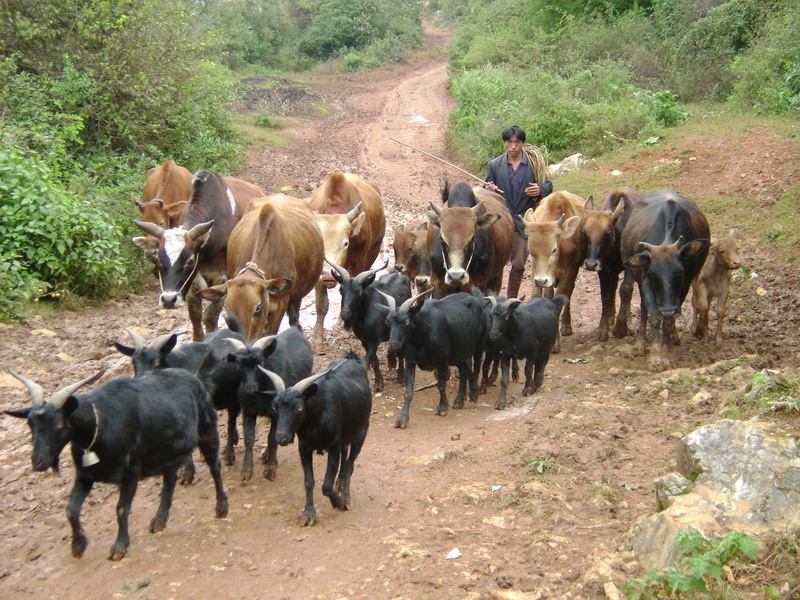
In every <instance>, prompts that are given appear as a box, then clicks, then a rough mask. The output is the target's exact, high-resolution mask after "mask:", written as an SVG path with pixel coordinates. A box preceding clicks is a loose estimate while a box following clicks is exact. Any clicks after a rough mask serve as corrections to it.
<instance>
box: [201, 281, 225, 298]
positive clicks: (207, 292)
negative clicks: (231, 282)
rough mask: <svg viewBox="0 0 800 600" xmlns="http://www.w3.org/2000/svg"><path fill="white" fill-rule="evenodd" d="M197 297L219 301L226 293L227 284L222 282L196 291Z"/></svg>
mask: <svg viewBox="0 0 800 600" xmlns="http://www.w3.org/2000/svg"><path fill="white" fill-rule="evenodd" d="M196 295H197V297H199V298H202V299H203V300H208V301H210V302H219V301H221V300H222V299H224V298H225V296H227V295H228V284H227V283H223V284H220V285H215V286H213V287H209V288H206V289H204V290H200V291H199V292H196Z"/></svg>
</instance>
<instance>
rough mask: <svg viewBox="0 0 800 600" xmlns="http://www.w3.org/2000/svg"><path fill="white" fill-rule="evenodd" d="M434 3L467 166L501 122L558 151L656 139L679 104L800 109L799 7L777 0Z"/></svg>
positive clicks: (494, 147)
mask: <svg viewBox="0 0 800 600" xmlns="http://www.w3.org/2000/svg"><path fill="white" fill-rule="evenodd" d="M431 5H432V8H434V9H438V10H439V14H442V15H445V16H449V17H450V18H453V19H455V20H456V21H455V22H456V23H457V25H456V38H455V42H454V45H453V49H452V52H451V56H450V61H451V66H452V70H453V76H452V84H453V90H454V95H455V97H456V100H457V101H458V107H457V110H456V112H455V113H454V115H453V117H452V119H451V126H452V130H451V134H452V135H451V141H452V145H453V147H454V149H455V151H456V152H457V153H458V154H459V156H460V158H461V159H462V160H464V161H466V162H470V163H471V164H472V165H473V166H474V167H476V168H479V167H481V166H482V165H484V164H485V161H486V160H487V159H488V158H489V157H491V156H492V155H494V154H497V153H499V152H500V151H501V150H502V147H501V145H500V139H499V138H500V136H499V132H500V131H501V130H502V129H503V128H504V127H506V126H508V125H510V124H518V125H521V126H522V127H524V128H525V129H526V130H527V131H530V132H531V133H532V134H533V135H532V136H531V140H530V141H532V142H534V143H536V144H540V145H546V146H547V147H548V149H549V150H550V153H551V158H555V159H558V158H561V157H562V156H564V155H565V154H571V153H573V152H579V151H580V152H583V153H585V154H590V155H598V154H600V153H602V152H603V151H606V150H610V149H613V148H615V147H617V146H619V145H620V144H624V143H627V142H629V141H641V140H652V139H655V138H656V137H657V135H658V129H659V128H661V127H664V126H669V125H672V124H674V123H676V122H677V121H679V120H680V119H682V118H685V116H686V115H687V114H688V113H687V112H686V110H685V109H683V108H681V105H680V104H679V101H680V102H698V101H711V102H723V101H729V102H730V103H731V104H735V105H737V106H740V107H743V108H751V107H755V108H756V109H757V110H759V111H761V112H772V113H790V114H791V113H794V114H797V113H798V112H800V99H798V98H799V95H798V92H800V26H799V25H798V23H800V6H798V5H797V4H796V3H791V2H788V1H786V0H736V1H733V0H708V1H704V2H697V1H696V0H648V1H632V0H631V1H629V0H597V1H593V2H577V1H574V2H573V1H572V0H568V1H561V2H554V1H551V0H526V1H523V2H514V1H513V0H491V1H490V2H482V1H478V0H460V1H459V0H433V2H432V3H431ZM497 15H503V17H501V18H498V16H497Z"/></svg>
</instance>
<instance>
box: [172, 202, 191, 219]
mask: <svg viewBox="0 0 800 600" xmlns="http://www.w3.org/2000/svg"><path fill="white" fill-rule="evenodd" d="M187 204H189V203H188V202H187V201H186V200H181V201H180V202H173V203H172V204H170V205H169V206H167V214H168V215H169V216H170V217H173V218H174V217H179V216H181V214H182V213H183V209H184V208H186V205H187Z"/></svg>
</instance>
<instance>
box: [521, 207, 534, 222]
mask: <svg viewBox="0 0 800 600" xmlns="http://www.w3.org/2000/svg"><path fill="white" fill-rule="evenodd" d="M522 220H523V221H525V222H526V223H536V217H535V216H534V215H533V209H532V208H529V209H528V210H526V211H525V214H524V215H523V216H522Z"/></svg>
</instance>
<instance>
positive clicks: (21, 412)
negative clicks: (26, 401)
mask: <svg viewBox="0 0 800 600" xmlns="http://www.w3.org/2000/svg"><path fill="white" fill-rule="evenodd" d="M3 412H4V413H6V414H7V415H10V416H12V417H17V418H18V419H27V418H28V413H30V412H31V407H30V406H29V407H28V408H19V409H17V410H5V411H3Z"/></svg>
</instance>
